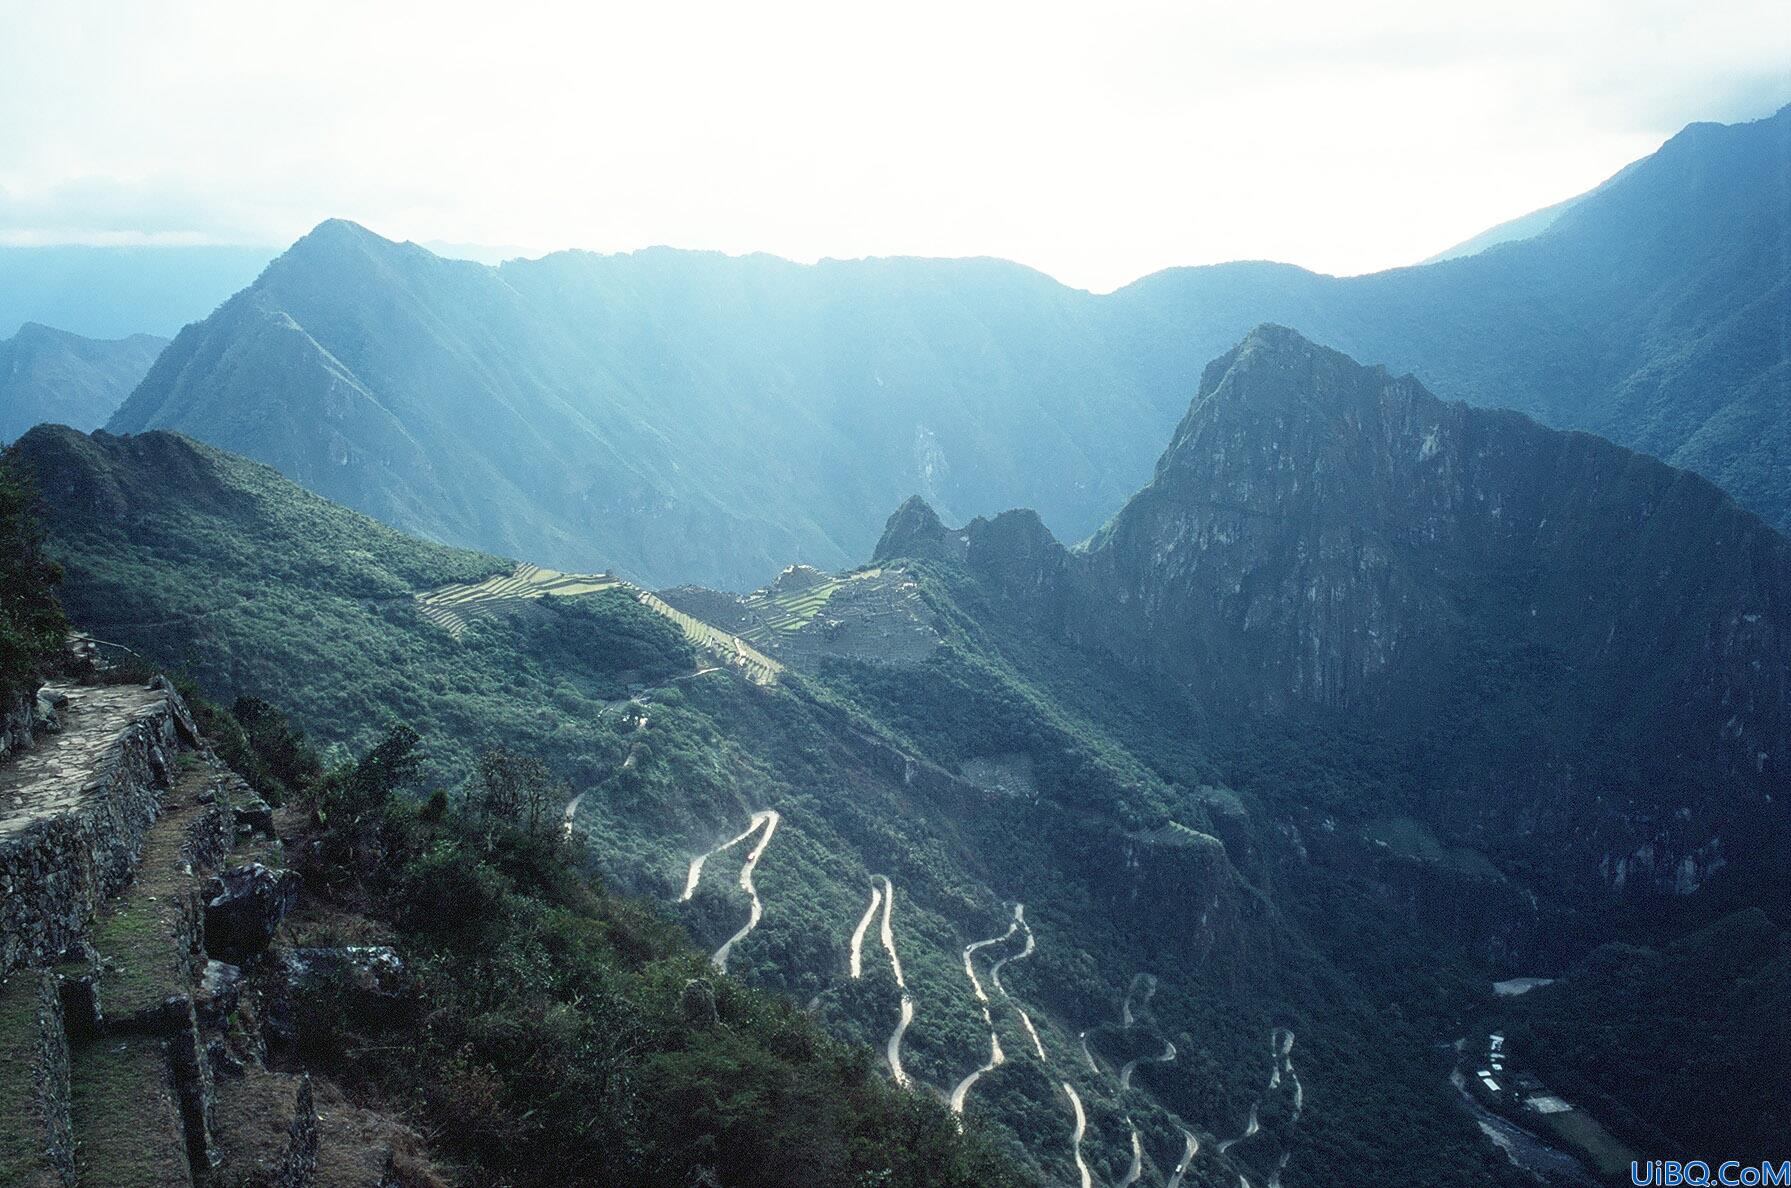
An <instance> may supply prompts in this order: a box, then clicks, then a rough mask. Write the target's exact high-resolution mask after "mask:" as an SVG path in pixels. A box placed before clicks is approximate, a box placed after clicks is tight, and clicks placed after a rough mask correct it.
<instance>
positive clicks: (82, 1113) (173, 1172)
mask: <svg viewBox="0 0 1791 1188" xmlns="http://www.w3.org/2000/svg"><path fill="white" fill-rule="evenodd" d="M70 1064H71V1070H70V1100H71V1105H72V1112H73V1114H74V1124H75V1136H76V1140H77V1142H78V1143H79V1147H78V1150H77V1153H76V1160H77V1163H78V1166H79V1168H80V1182H81V1185H82V1188H142V1186H143V1185H146V1184H155V1185H158V1186H171V1185H190V1184H191V1183H192V1182H193V1181H192V1169H191V1168H190V1167H189V1166H188V1164H187V1151H186V1139H185V1137H184V1135H183V1133H182V1130H181V1125H180V1107H179V1104H178V1102H177V1101H176V1099H175V1094H174V1084H173V1079H172V1076H171V1075H170V1072H169V1068H168V1055H167V1052H166V1050H165V1049H164V1048H163V1046H162V1041H161V1040H158V1039H154V1038H151V1037H149V1036H127V1037H112V1038H106V1039H94V1040H89V1041H87V1042H86V1043H83V1044H81V1045H80V1046H79V1047H77V1048H76V1049H75V1051H74V1056H73V1059H72V1061H71V1062H70Z"/></svg>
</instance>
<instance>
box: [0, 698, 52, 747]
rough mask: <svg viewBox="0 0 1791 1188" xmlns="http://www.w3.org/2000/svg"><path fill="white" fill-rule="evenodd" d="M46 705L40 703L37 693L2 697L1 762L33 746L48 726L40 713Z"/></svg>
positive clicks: (0, 724) (0, 725)
mask: <svg viewBox="0 0 1791 1188" xmlns="http://www.w3.org/2000/svg"><path fill="white" fill-rule="evenodd" d="M46 705H47V702H41V703H40V701H39V698H38V695H37V693H36V692H31V693H9V694H6V695H5V696H4V697H0V762H3V761H4V760H5V759H6V758H7V757H8V756H9V755H11V754H13V753H14V752H15V751H22V750H24V749H25V748H26V747H28V746H30V745H31V740H32V739H33V738H35V737H36V736H37V734H38V732H39V731H40V730H41V729H43V728H44V726H45V725H46V723H45V722H44V720H43V717H42V715H41V712H40V710H41V708H43V707H44V706H46Z"/></svg>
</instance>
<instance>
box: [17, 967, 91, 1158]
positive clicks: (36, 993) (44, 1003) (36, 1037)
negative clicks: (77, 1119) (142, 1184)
mask: <svg viewBox="0 0 1791 1188" xmlns="http://www.w3.org/2000/svg"><path fill="white" fill-rule="evenodd" d="M68 1064H69V1053H68V1036H67V1032H66V1031H65V1030H64V1028H63V1024H62V1002H61V999H60V998H59V997H58V995H57V992H56V978H55V975H53V974H51V973H50V972H49V971H47V970H25V971H21V972H19V973H16V974H14V975H13V976H12V977H10V978H8V979H7V980H6V981H5V982H4V983H0V1184H6V1185H13V1186H16V1188H68V1186H69V1185H72V1184H73V1183H74V1177H75V1159H74V1140H73V1136H72V1134H71V1130H70V1123H69V1106H68V1093H69V1082H68V1076H69V1074H68Z"/></svg>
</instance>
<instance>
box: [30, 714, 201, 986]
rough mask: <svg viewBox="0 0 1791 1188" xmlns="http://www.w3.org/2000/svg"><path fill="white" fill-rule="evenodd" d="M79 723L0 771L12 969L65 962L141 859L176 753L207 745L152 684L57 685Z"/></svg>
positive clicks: (69, 725)
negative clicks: (183, 748) (201, 743)
mask: <svg viewBox="0 0 1791 1188" xmlns="http://www.w3.org/2000/svg"><path fill="white" fill-rule="evenodd" d="M50 692H51V694H52V695H53V696H56V695H61V696H68V697H69V698H70V704H69V707H68V710H67V713H66V718H67V729H66V730H65V731H64V732H63V733H61V734H53V735H48V736H45V737H44V738H43V739H41V740H40V741H39V743H38V744H37V746H35V747H33V748H31V749H29V750H26V751H24V752H22V753H20V754H17V755H15V756H14V757H13V758H12V759H11V761H10V762H9V763H8V765H7V768H6V770H5V771H3V772H0V814H5V815H4V816H3V817H0V976H3V975H4V974H6V973H7V972H9V971H11V970H13V969H16V968H18V967H19V966H21V965H28V964H29V965H39V964H50V963H53V962H55V961H56V960H57V959H58V958H59V957H61V956H62V954H63V953H65V952H67V951H68V950H70V949H71V948H72V947H73V946H74V945H75V944H76V942H78V941H79V940H80V939H81V938H82V936H83V934H84V933H85V931H86V928H87V924H88V921H89V920H91V919H92V916H93V912H94V909H95V908H96V907H97V906H98V904H99V903H100V901H101V900H103V899H104V898H106V897H107V896H109V895H111V894H113V893H115V892H116V891H117V890H118V889H119V888H120V887H122V886H123V885H124V884H125V883H126V882H127V881H129V879H130V876H131V873H132V871H133V870H134V869H135V867H136V861H137V856H138V854H139V852H140V850H141V847H142V844H143V835H144V832H145V831H146V830H147V829H148V828H149V826H150V824H151V823H152V822H153V821H154V820H155V819H156V815H157V813H158V811H159V809H160V805H161V800H162V793H163V791H164V790H165V789H166V788H167V786H168V781H169V777H170V772H171V763H172V761H173V753H174V751H175V750H176V749H177V748H178V747H179V746H181V745H182V744H183V743H184V744H185V745H189V746H192V745H198V734H197V731H196V730H195V729H194V726H193V722H192V718H191V716H190V715H189V714H188V712H187V708H186V706H185V704H184V703H183V702H182V701H181V699H180V696H179V695H178V694H177V693H175V692H174V690H173V689H172V688H171V687H170V686H168V685H167V684H166V682H162V681H160V680H159V679H158V682H157V683H155V684H152V685H151V686H148V687H122V686H119V687H111V688H107V687H104V686H100V687H81V688H71V689H68V690H59V689H55V688H51V689H50Z"/></svg>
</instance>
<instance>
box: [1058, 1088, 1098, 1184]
mask: <svg viewBox="0 0 1791 1188" xmlns="http://www.w3.org/2000/svg"><path fill="white" fill-rule="evenodd" d="M1063 1091H1064V1093H1066V1094H1067V1095H1068V1096H1069V1099H1070V1109H1071V1110H1073V1111H1074V1112H1075V1115H1076V1126H1075V1129H1073V1130H1072V1131H1071V1132H1070V1149H1071V1150H1072V1151H1073V1152H1074V1153H1075V1156H1076V1171H1077V1172H1078V1173H1080V1175H1081V1176H1082V1188H1094V1175H1093V1174H1092V1173H1091V1172H1090V1171H1089V1170H1088V1163H1087V1161H1086V1160H1084V1159H1083V1158H1082V1136H1083V1135H1084V1134H1086V1133H1088V1115H1087V1114H1085V1113H1083V1112H1082V1098H1080V1097H1079V1096H1077V1094H1076V1087H1075V1086H1074V1085H1072V1084H1070V1083H1069V1082H1068V1081H1065V1082H1064V1083H1063Z"/></svg>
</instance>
